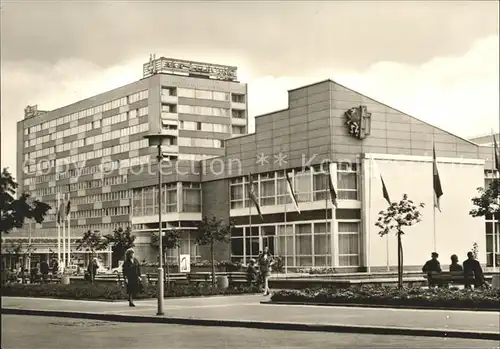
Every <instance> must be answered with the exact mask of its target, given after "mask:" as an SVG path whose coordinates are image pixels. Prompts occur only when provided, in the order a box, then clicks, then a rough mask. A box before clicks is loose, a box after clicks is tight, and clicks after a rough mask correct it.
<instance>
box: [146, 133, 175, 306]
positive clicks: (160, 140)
mask: <svg viewBox="0 0 500 349" xmlns="http://www.w3.org/2000/svg"><path fill="white" fill-rule="evenodd" d="M170 137H171V136H169V135H165V134H162V133H155V134H150V135H147V136H144V138H146V139H147V140H148V141H149V146H150V147H157V148H158V154H157V156H156V159H157V160H158V237H159V246H160V248H159V251H160V266H159V268H158V311H157V313H156V315H163V314H164V312H163V297H164V287H165V285H164V281H163V278H164V274H163V248H162V247H163V241H162V235H163V234H162V221H161V191H162V190H161V185H162V183H161V168H160V166H161V160H162V159H163V154H162V151H161V146H162V145H168V144H169V143H167V139H169V138H170Z"/></svg>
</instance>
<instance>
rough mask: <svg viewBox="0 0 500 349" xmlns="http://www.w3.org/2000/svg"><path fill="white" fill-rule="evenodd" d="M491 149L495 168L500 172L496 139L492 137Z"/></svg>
mask: <svg viewBox="0 0 500 349" xmlns="http://www.w3.org/2000/svg"><path fill="white" fill-rule="evenodd" d="M493 147H494V149H495V163H494V165H495V168H496V170H497V171H500V149H499V148H498V144H497V138H496V137H495V135H493Z"/></svg>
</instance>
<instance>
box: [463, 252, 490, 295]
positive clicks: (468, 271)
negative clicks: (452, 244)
mask: <svg viewBox="0 0 500 349" xmlns="http://www.w3.org/2000/svg"><path fill="white" fill-rule="evenodd" d="M463 265H464V275H465V277H466V278H467V277H469V276H473V277H474V288H476V287H481V286H483V285H484V284H485V281H484V274H483V268H481V264H479V262H478V261H477V260H476V259H475V258H474V254H473V253H472V252H467V260H466V261H464V263H463ZM465 288H470V283H467V282H466V284H465Z"/></svg>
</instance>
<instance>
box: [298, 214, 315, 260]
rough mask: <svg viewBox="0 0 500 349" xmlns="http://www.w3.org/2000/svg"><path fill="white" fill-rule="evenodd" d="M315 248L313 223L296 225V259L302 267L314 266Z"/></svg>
mask: <svg viewBox="0 0 500 349" xmlns="http://www.w3.org/2000/svg"><path fill="white" fill-rule="evenodd" d="M312 256H313V246H312V234H311V223H305V224H296V225H295V258H296V263H297V264H298V265H300V266H304V267H307V266H312Z"/></svg>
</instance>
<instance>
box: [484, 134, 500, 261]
mask: <svg viewBox="0 0 500 349" xmlns="http://www.w3.org/2000/svg"><path fill="white" fill-rule="evenodd" d="M491 136H492V137H493V146H492V147H491V150H492V155H493V156H492V158H491V174H492V177H493V180H495V179H496V178H497V175H498V171H497V169H496V168H495V167H496V161H497V154H496V152H497V149H496V148H495V145H496V137H495V133H494V132H493V129H491ZM485 189H488V188H485ZM491 218H492V219H493V263H492V264H493V267H494V268H495V269H497V268H500V265H498V266H497V254H498V253H499V252H500V239H499V236H497V220H496V217H495V214H492V217H491Z"/></svg>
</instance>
